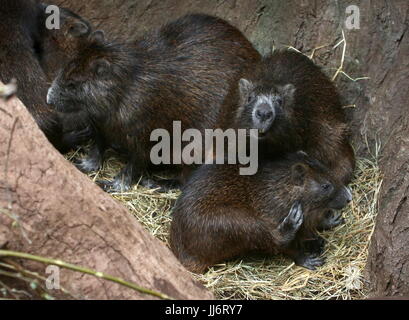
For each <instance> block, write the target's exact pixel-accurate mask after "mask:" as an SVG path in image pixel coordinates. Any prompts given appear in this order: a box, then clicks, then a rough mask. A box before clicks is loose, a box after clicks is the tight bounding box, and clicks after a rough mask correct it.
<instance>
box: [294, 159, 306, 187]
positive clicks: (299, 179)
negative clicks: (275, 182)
mask: <svg viewBox="0 0 409 320" xmlns="http://www.w3.org/2000/svg"><path fill="white" fill-rule="evenodd" d="M307 172H308V168H307V166H306V165H305V164H303V163H301V162H300V163H296V164H295V165H293V166H292V167H291V177H292V180H293V182H294V184H296V185H297V186H302V185H303V184H304V181H305V178H306V176H307Z"/></svg>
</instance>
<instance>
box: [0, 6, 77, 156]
mask: <svg viewBox="0 0 409 320" xmlns="http://www.w3.org/2000/svg"><path fill="white" fill-rule="evenodd" d="M44 10H45V9H44V6H43V5H42V4H40V3H39V1H35V0H2V2H1V5H0V80H1V81H2V82H4V83H9V82H10V81H11V79H13V78H15V79H16V80H17V86H18V90H17V96H18V97H19V98H20V99H21V100H22V102H23V103H24V105H25V106H26V107H27V109H28V111H29V112H30V113H31V115H32V116H33V117H34V119H35V121H36V122H37V124H38V126H39V127H40V129H41V130H42V131H43V132H44V133H45V135H46V136H47V138H48V140H49V141H50V142H51V143H52V144H53V145H54V146H55V147H56V148H57V149H59V150H60V151H62V152H64V151H67V150H68V149H69V148H71V146H72V144H73V143H74V144H75V143H76V142H77V141H78V139H79V140H82V136H83V135H84V132H81V131H77V128H76V132H72V131H70V130H66V134H65V133H64V128H63V125H62V120H61V118H60V115H61V114H59V113H57V112H56V111H55V110H54V109H53V108H50V107H49V106H48V105H47V103H46V96H47V89H48V83H47V76H46V74H45V72H44V70H43V68H42V66H43V63H46V62H47V61H48V59H51V58H52V56H53V54H47V53H46V47H45V43H47V42H48V40H47V39H49V38H48V36H47V34H48V31H49V30H48V29H47V28H46V26H45V11H44ZM63 26H65V24H63ZM67 26H68V25H67ZM56 32H58V31H56ZM68 34H69V33H67V34H64V35H61V34H60V36H61V38H64V37H65V36H68ZM52 45H54V44H53V42H50V43H49V45H48V46H47V47H48V48H50V47H51V46H52ZM58 50H59V49H58V48H56V49H55V50H54V52H58ZM74 123H77V121H74Z"/></svg>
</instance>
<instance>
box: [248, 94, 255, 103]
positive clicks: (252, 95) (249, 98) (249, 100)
mask: <svg viewBox="0 0 409 320" xmlns="http://www.w3.org/2000/svg"><path fill="white" fill-rule="evenodd" d="M254 98H255V96H254V93H250V95H249V97H248V98H247V103H250V102H251V101H253V100H254Z"/></svg>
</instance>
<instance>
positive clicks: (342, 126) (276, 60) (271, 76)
mask: <svg viewBox="0 0 409 320" xmlns="http://www.w3.org/2000/svg"><path fill="white" fill-rule="evenodd" d="M243 78H245V79H247V80H248V81H244V82H242V81H241V82H240V85H238V86H235V87H233V89H232V90H231V91H230V93H229V95H228V97H227V98H226V101H225V104H224V106H223V108H222V110H223V111H222V113H221V116H220V121H219V124H220V126H221V127H222V128H228V127H236V128H237V127H238V128H257V129H260V130H262V131H265V132H263V134H264V135H263V136H262V137H261V138H260V147H259V149H260V150H261V155H262V156H266V157H267V158H272V157H274V156H276V155H277V154H278V155H280V154H283V153H286V152H295V151H297V150H305V151H306V152H307V153H308V154H309V155H310V156H311V157H313V158H316V159H318V160H319V161H321V162H322V163H324V164H325V165H326V166H327V167H328V168H330V169H331V172H332V174H333V175H334V176H336V177H339V178H340V179H341V181H342V182H343V183H345V184H348V183H349V182H350V181H351V178H352V174H353V170H354V167H355V157H354V152H353V149H352V147H351V145H350V143H349V129H348V126H347V124H346V119H345V116H344V111H343V109H342V105H341V102H340V98H339V94H338V92H337V90H336V88H335V85H334V84H333V83H332V81H330V80H329V79H328V77H327V76H326V75H325V74H324V73H323V72H322V71H321V70H320V68H319V67H318V66H316V65H315V64H314V63H313V62H312V61H311V60H310V59H308V58H307V57H306V56H304V55H302V54H300V53H297V52H294V51H290V50H286V51H276V52H274V53H273V54H272V55H271V56H268V57H266V58H264V59H263V60H262V61H261V62H260V63H259V65H258V66H257V68H256V69H255V70H252V71H251V72H249V73H248V74H247V75H246V76H245V77H243ZM262 95H270V96H271V99H270V103H271V106H272V108H273V109H274V112H273V115H272V116H271V118H270V120H268V121H261V120H260V122H259V123H257V124H256V121H255V120H254V119H255V116H254V113H253V111H254V110H258V109H254V108H256V103H257V101H258V97H260V96H262ZM235 115H236V116H235Z"/></svg>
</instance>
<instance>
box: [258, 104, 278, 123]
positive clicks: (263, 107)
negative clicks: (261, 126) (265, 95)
mask: <svg viewBox="0 0 409 320" xmlns="http://www.w3.org/2000/svg"><path fill="white" fill-rule="evenodd" d="M273 116H274V113H273V110H272V109H271V107H270V105H268V104H267V103H263V104H260V105H259V106H258V107H257V110H256V117H257V119H259V120H260V121H268V120H271V119H272V118H273Z"/></svg>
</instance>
